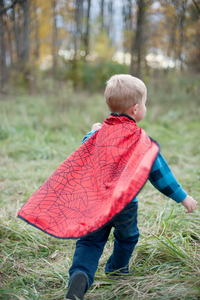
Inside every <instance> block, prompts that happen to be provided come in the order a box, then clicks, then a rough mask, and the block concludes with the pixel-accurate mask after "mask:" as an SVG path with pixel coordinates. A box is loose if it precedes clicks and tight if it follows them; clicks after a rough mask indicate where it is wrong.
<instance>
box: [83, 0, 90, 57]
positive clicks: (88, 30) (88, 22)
mask: <svg viewBox="0 0 200 300" xmlns="http://www.w3.org/2000/svg"><path fill="white" fill-rule="evenodd" d="M90 8H91V0H87V15H86V33H85V38H84V43H85V52H86V55H87V54H89V52H90V50H89V37H90Z"/></svg>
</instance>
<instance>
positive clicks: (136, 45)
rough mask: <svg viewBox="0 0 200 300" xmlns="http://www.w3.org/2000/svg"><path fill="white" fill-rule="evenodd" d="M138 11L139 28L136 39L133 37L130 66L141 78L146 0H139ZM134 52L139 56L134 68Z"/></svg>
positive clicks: (132, 71)
mask: <svg viewBox="0 0 200 300" xmlns="http://www.w3.org/2000/svg"><path fill="white" fill-rule="evenodd" d="M137 6H138V13H137V28H136V35H135V39H133V43H132V48H131V66H130V74H131V75H135V76H137V77H138V78H141V59H142V46H143V27H144V20H145V18H144V17H145V8H146V3H145V0H138V1H137ZM134 53H135V54H136V57H137V67H136V70H134V58H133V56H134Z"/></svg>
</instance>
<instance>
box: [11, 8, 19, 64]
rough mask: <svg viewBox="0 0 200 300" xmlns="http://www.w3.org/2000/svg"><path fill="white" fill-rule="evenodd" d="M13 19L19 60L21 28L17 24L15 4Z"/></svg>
mask: <svg viewBox="0 0 200 300" xmlns="http://www.w3.org/2000/svg"><path fill="white" fill-rule="evenodd" d="M12 21H13V32H14V38H15V47H16V53H17V60H19V58H20V39H19V28H18V26H17V24H16V18H15V6H14V7H13V9H12Z"/></svg>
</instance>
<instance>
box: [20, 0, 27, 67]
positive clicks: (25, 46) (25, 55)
mask: <svg viewBox="0 0 200 300" xmlns="http://www.w3.org/2000/svg"><path fill="white" fill-rule="evenodd" d="M22 7H23V11H24V36H23V51H22V58H23V61H24V62H28V61H29V0H26V1H24V2H23V4H22Z"/></svg>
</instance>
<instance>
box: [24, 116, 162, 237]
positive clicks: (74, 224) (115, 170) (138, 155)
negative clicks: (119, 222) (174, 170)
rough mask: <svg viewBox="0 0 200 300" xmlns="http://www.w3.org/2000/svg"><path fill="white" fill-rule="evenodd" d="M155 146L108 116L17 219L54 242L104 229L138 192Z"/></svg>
mask: <svg viewBox="0 0 200 300" xmlns="http://www.w3.org/2000/svg"><path fill="white" fill-rule="evenodd" d="M158 151H159V146H158V145H157V144H156V142H154V141H152V140H151V139H150V138H149V137H148V136H147V134H146V133H145V131H144V130H143V129H141V128H140V127H138V126H137V125H136V124H135V122H134V121H133V120H131V119H129V118H128V117H126V116H120V117H115V116H111V117H110V118H108V119H106V120H105V121H104V123H103V125H102V128H101V129H100V130H98V131H97V132H95V133H94V134H93V135H92V136H91V137H90V138H89V139H88V140H87V141H86V142H85V143H84V144H82V145H81V146H80V147H79V148H78V149H77V150H76V151H75V152H73V153H72V154H71V155H70V156H69V157H68V158H67V159H66V160H65V161H64V162H63V163H62V164H61V165H60V166H59V167H58V168H57V169H56V170H55V172H54V173H53V174H52V175H51V177H50V178H49V179H47V181H46V182H45V183H44V184H43V185H42V186H41V187H40V188H39V189H38V190H37V191H36V192H35V193H34V194H33V195H32V196H31V197H30V198H29V200H28V201H27V202H26V203H25V204H24V206H23V207H22V208H21V210H20V211H19V212H18V216H19V217H20V218H21V219H23V220H24V221H26V222H28V223H30V224H31V225H33V226H35V227H37V228H39V229H41V230H42V231H44V232H46V233H48V234H50V235H52V236H54V237H57V238H78V237H81V236H85V235H87V234H89V233H91V232H93V231H95V230H97V229H99V228H101V227H102V226H103V225H105V224H106V223H107V222H108V221H110V220H111V219H112V218H113V217H114V216H115V215H116V214H117V213H119V212H120V211H121V210H122V209H123V208H124V207H125V206H126V205H127V204H128V203H129V202H130V201H131V200H132V199H133V198H134V197H135V196H136V195H137V194H138V192H139V191H140V190H141V188H142V187H143V185H144V184H145V182H146V181H147V179H148V176H149V172H150V170H151V167H152V165H153V162H154V160H155V159H156V156H157V153H158Z"/></svg>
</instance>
